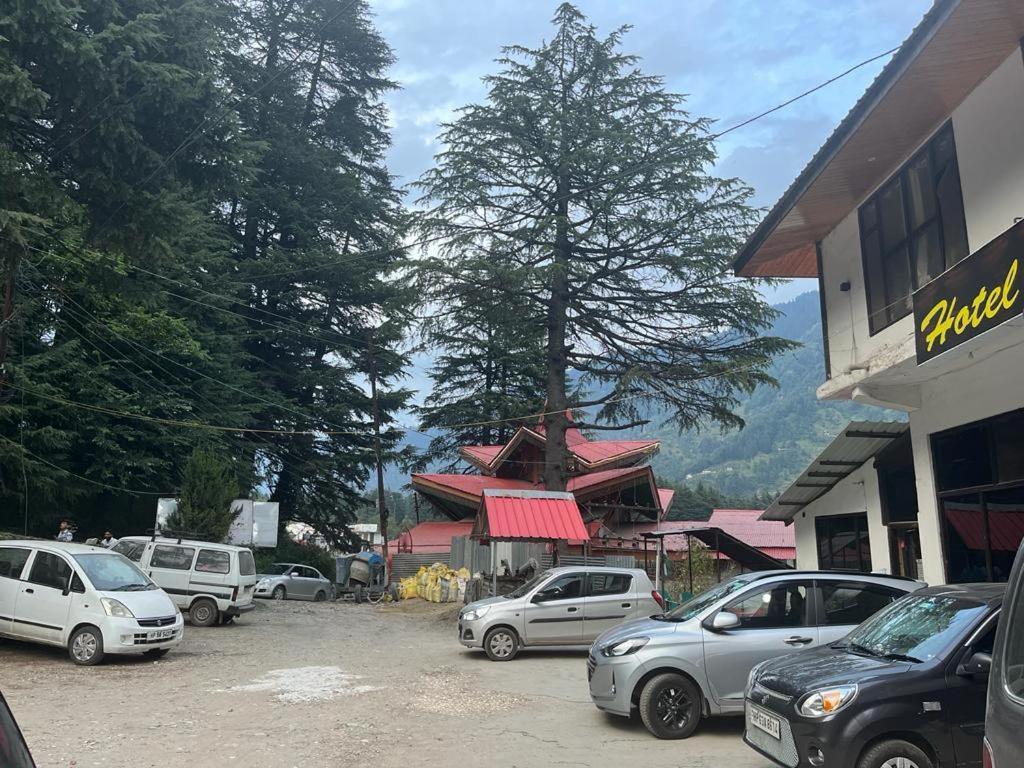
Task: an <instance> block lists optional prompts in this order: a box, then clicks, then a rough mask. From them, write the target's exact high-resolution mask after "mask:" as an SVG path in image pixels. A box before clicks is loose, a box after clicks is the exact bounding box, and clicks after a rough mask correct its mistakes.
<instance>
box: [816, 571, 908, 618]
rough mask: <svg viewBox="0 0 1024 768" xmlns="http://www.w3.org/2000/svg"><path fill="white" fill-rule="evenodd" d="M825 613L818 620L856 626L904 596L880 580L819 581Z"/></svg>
mask: <svg viewBox="0 0 1024 768" xmlns="http://www.w3.org/2000/svg"><path fill="white" fill-rule="evenodd" d="M818 587H819V589H821V605H822V608H823V611H824V615H822V616H819V617H818V623H819V624H823V625H828V626H842V625H849V626H856V625H857V624H860V623H861V622H862V621H865V620H867V619H869V618H870V617H872V616H874V615H875V614H876V613H878V612H879V611H880V610H882V609H883V608H885V606H887V605H889V603H892V602H895V601H896V600H898V599H899V598H901V597H903V594H904V593H902V592H900V591H898V590H896V589H892V588H891V587H883V586H882V585H880V584H866V583H864V582H858V581H819V582H818Z"/></svg>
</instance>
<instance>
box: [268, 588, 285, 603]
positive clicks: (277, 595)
mask: <svg viewBox="0 0 1024 768" xmlns="http://www.w3.org/2000/svg"><path fill="white" fill-rule="evenodd" d="M270 596H271V597H272V598H274V599H275V600H284V599H285V598H286V597H288V593H287V592H286V591H285V588H284V587H274V591H273V592H271V593H270Z"/></svg>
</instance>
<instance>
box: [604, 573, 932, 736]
mask: <svg viewBox="0 0 1024 768" xmlns="http://www.w3.org/2000/svg"><path fill="white" fill-rule="evenodd" d="M923 586H925V585H924V584H923V583H921V582H918V581H912V580H910V579H903V578H899V577H893V576H882V575H874V574H859V573H840V572H835V571H760V572H755V573H745V574H741V575H739V576H735V577H733V578H731V579H729V580H728V581H724V582H722V583H721V584H717V585H715V586H714V587H712V588H711V589H708V590H707V591H705V592H702V593H701V594H699V595H697V596H695V597H694V598H693V599H691V600H690V601H688V602H686V603H684V604H683V605H681V606H679V607H678V608H676V609H674V610H672V611H669V612H668V613H665V614H663V615H659V616H652V617H651V618H649V619H641V620H638V621H632V622H628V623H626V624H623V625H622V626H620V627H616V628H615V629H613V630H611V631H609V632H606V633H604V634H603V635H601V636H600V637H598V638H597V640H595V641H594V644H593V646H592V647H591V649H590V655H589V657H588V659H587V675H588V679H589V682H590V697H591V699H592V700H593V702H594V704H595V705H596V706H597V707H598V709H601V710H604V711H605V712H609V713H612V714H615V715H622V716H625V717H629V716H630V715H631V714H632V713H633V712H634V711H637V710H639V713H640V717H641V719H642V720H643V722H644V725H646V726H647V729H648V730H649V731H650V732H651V733H653V734H654V735H655V736H657V737H658V738H661V739H683V738H686V737H688V736H690V735H691V734H692V733H693V732H694V731H695V730H696V728H697V726H698V724H699V723H700V721H701V719H702V718H703V717H706V716H708V715H726V714H742V713H743V694H744V690H745V689H746V684H747V678H748V676H749V675H750V671H751V669H753V668H754V667H755V666H757V665H758V664H760V663H761V662H762V661H766V660H768V659H771V658H775V657H776V656H782V655H784V654H789V653H793V652H794V651H800V650H802V649H804V648H813V647H815V646H817V645H822V644H825V643H831V642H833V641H835V640H838V639H840V638H842V637H843V636H845V635H846V634H847V633H848V632H850V631H851V630H852V629H853V628H854V627H855V626H857V625H858V624H860V623H861V622H862V621H864V619H866V618H868V617H869V616H871V615H872V614H874V613H875V612H877V611H878V610H880V609H881V608H884V607H885V606H886V605H888V604H889V603H891V602H893V601H894V600H897V599H899V598H900V597H902V596H903V595H905V594H906V593H908V592H913V591H915V590H917V589H920V588H921V587H923Z"/></svg>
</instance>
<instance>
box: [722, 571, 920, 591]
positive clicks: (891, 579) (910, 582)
mask: <svg viewBox="0 0 1024 768" xmlns="http://www.w3.org/2000/svg"><path fill="white" fill-rule="evenodd" d="M741 575H743V576H753V577H754V578H753V579H751V581H757V580H758V579H766V578H769V577H778V576H789V577H793V578H807V577H808V576H809V577H811V578H827V579H840V580H843V579H845V580H853V581H870V582H874V583H876V584H891V585H893V586H901V587H906V588H907V589H910V590H913V589H914V588H915V585H916V586H917V587H924V586H927V584H925V582H923V581H917V580H916V579H912V578H910V577H908V576H894V575H892V574H891V573H868V572H866V571H825V570H801V571H798V570H796V569H790V568H787V569H781V568H777V569H775V570H771V571H753V572H748V573H745V574H741Z"/></svg>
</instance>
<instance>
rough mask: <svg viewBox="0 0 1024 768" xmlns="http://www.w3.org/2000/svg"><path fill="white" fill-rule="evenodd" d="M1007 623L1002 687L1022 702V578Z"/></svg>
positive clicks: (1023, 590) (1023, 678)
mask: <svg viewBox="0 0 1024 768" xmlns="http://www.w3.org/2000/svg"><path fill="white" fill-rule="evenodd" d="M1004 615H1005V616H1006V618H1005V619H1004V621H1007V622H1008V623H1007V627H1006V637H1005V638H1004V639H1003V648H1004V650H1003V664H1002V667H1003V685H1005V686H1006V690H1007V691H1009V692H1010V694H1012V695H1013V696H1015V697H1016V698H1018V699H1021V700H1024V576H1022V577H1021V578H1020V579H1018V580H1017V585H1016V597H1015V598H1013V606H1012V607H1011V608H1010V612H1009V614H1008V615H1007V614H1005V613H1004Z"/></svg>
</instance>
